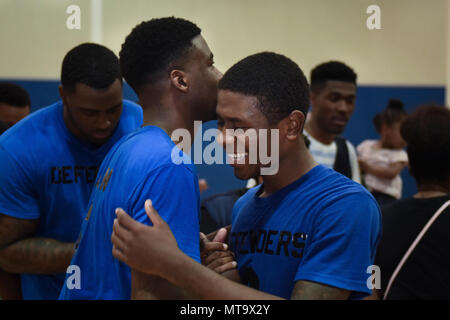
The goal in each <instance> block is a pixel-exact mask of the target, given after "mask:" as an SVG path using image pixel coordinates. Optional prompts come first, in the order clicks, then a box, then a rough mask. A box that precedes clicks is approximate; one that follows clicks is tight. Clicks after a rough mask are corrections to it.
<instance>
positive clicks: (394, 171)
mask: <svg viewBox="0 0 450 320" xmlns="http://www.w3.org/2000/svg"><path fill="white" fill-rule="evenodd" d="M407 164H408V163H407V162H396V163H392V164H390V165H389V167H387V168H381V167H378V166H376V165H372V164H369V163H368V162H366V161H364V160H359V165H360V167H361V170H362V171H363V172H366V173H370V174H373V175H374V176H377V177H380V178H384V179H394V178H395V177H396V176H397V175H399V174H400V173H401V172H402V170H403V169H404V168H405V167H406V165H407Z"/></svg>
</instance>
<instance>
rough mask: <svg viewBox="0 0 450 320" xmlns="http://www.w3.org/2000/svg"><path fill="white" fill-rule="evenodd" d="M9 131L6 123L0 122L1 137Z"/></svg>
mask: <svg viewBox="0 0 450 320" xmlns="http://www.w3.org/2000/svg"><path fill="white" fill-rule="evenodd" d="M8 129H9V126H8V125H7V124H6V123H4V122H3V121H0V135H1V134H2V133H3V132H5V131H6V130H8Z"/></svg>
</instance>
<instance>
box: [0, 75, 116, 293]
mask: <svg viewBox="0 0 450 320" xmlns="http://www.w3.org/2000/svg"><path fill="white" fill-rule="evenodd" d="M59 92H60V96H61V99H62V101H63V103H64V115H63V117H64V122H65V124H66V125H67V128H68V129H69V131H70V132H71V133H72V134H73V135H74V136H75V137H77V138H78V139H80V140H81V141H83V142H85V143H90V144H92V145H94V146H100V145H102V144H103V143H104V142H106V141H107V140H108V139H109V138H110V137H111V135H112V134H113V133H114V130H115V129H116V127H117V123H118V121H119V119H120V115H121V112H122V83H121V81H120V80H119V79H116V80H115V81H114V82H113V83H112V84H111V86H109V87H108V88H106V89H100V90H97V89H94V88H91V87H89V86H87V85H85V84H82V83H77V84H76V85H75V88H74V90H68V89H65V88H63V87H62V86H60V88H59ZM38 226H39V220H38V219H30V220H28V219H16V218H12V217H9V216H6V215H3V214H0V269H2V270H3V272H4V273H3V276H4V277H5V279H8V281H2V282H0V292H6V293H7V292H17V291H20V283H19V281H18V274H20V273H30V274H57V273H64V272H65V271H66V269H67V267H68V266H69V264H70V260H71V258H72V255H73V253H74V243H72V242H62V241H58V240H56V239H51V238H37V237H33V235H34V234H35V233H36V230H37V228H38ZM18 284H19V285H18ZM16 298H17V297H16Z"/></svg>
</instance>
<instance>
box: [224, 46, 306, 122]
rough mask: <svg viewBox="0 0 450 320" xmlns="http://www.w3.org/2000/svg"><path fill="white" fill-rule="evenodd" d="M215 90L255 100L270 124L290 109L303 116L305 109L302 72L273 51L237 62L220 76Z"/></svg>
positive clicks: (303, 76) (304, 84)
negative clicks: (247, 96)
mask: <svg viewBox="0 0 450 320" xmlns="http://www.w3.org/2000/svg"><path fill="white" fill-rule="evenodd" d="M219 89H220V90H229V91H232V92H236V93H240V94H244V95H249V96H254V97H256V99H257V101H258V102H257V107H258V108H259V109H260V110H261V112H262V113H263V114H264V115H265V116H266V118H267V119H268V120H269V123H271V124H274V123H278V122H279V121H280V120H281V119H283V118H285V117H287V116H288V115H289V114H290V113H291V112H292V111H294V110H300V111H301V112H303V113H304V114H305V115H306V113H307V111H308V107H309V86H308V80H306V77H305V75H304V74H303V71H302V70H301V69H300V67H299V66H298V65H297V64H296V63H295V62H294V61H292V60H291V59H289V58H287V57H285V56H283V55H281V54H277V53H273V52H262V53H257V54H254V55H251V56H248V57H247V58H244V59H243V60H241V61H239V62H237V63H236V64H235V65H233V66H232V67H231V68H230V69H229V70H228V71H227V72H226V73H225V74H224V75H223V77H222V79H221V80H220V81H219Z"/></svg>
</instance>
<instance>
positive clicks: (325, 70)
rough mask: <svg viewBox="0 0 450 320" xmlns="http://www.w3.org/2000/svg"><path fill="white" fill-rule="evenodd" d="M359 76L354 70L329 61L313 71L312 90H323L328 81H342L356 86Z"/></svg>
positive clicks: (340, 63)
mask: <svg viewBox="0 0 450 320" xmlns="http://www.w3.org/2000/svg"><path fill="white" fill-rule="evenodd" d="M356 79H357V75H356V73H355V71H353V69H352V68H350V67H349V66H347V65H346V64H345V63H342V62H339V61H329V62H325V63H322V64H319V65H318V66H316V67H315V68H314V69H312V70H311V90H312V91H314V92H317V91H320V90H322V89H323V88H324V87H325V85H326V82H327V81H330V80H334V81H342V82H349V83H353V84H354V85H356Z"/></svg>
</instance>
